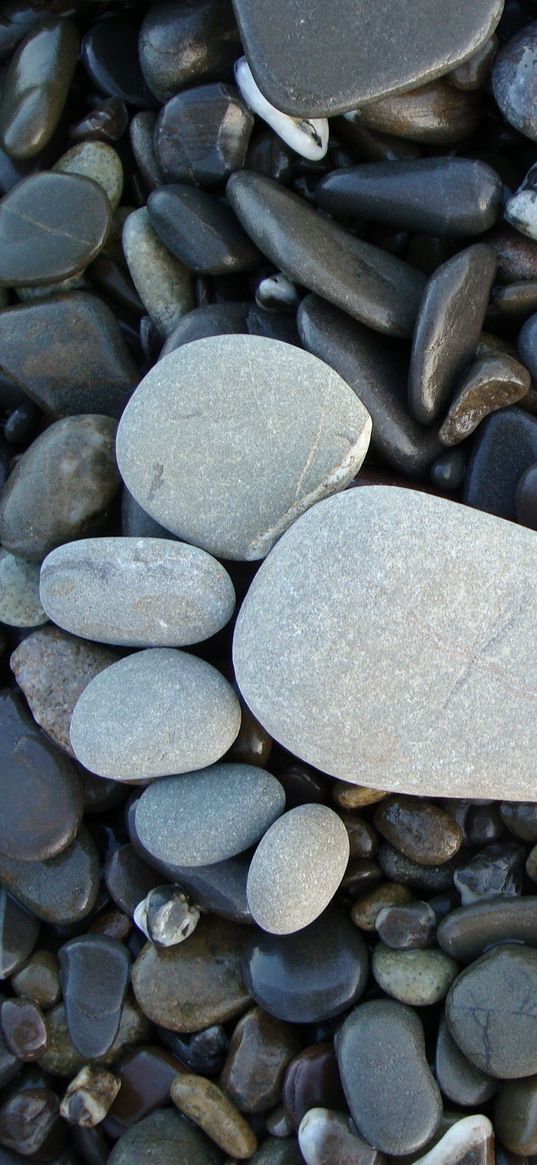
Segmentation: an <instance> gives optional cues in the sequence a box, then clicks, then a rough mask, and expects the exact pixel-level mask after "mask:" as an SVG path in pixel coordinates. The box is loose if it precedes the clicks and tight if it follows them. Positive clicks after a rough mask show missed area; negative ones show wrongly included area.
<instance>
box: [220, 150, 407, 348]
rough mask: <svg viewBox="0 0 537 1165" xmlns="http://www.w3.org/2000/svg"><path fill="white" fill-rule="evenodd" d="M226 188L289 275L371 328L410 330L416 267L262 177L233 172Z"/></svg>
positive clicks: (235, 207) (259, 241)
mask: <svg viewBox="0 0 537 1165" xmlns="http://www.w3.org/2000/svg"><path fill="white" fill-rule="evenodd" d="M226 193H227V197H228V200H229V202H230V203H231V206H232V207H233V210H234V211H235V214H236V215H237V217H238V219H239V221H240V222H241V223H242V225H243V227H244V229H245V230H246V231H247V233H248V234H249V235H250V237H251V238H252V239H253V241H254V243H256V245H257V246H258V247H259V249H260V251H262V252H263V254H264V255H266V257H267V259H270V261H271V262H272V263H274V264H275V265H276V266H277V267H279V268H281V270H282V271H284V272H285V273H286V275H289V276H290V277H291V278H292V279H294V280H296V281H297V282H298V283H302V284H304V286H305V287H307V288H309V290H310V291H315V292H317V293H318V294H319V295H321V296H322V297H323V299H327V300H328V302H329V303H333V304H334V305H335V306H336V307H340V308H342V309H343V311H346V312H348V313H349V315H351V316H354V317H355V318H356V319H358V320H361V322H362V323H364V324H367V325H368V326H369V327H371V328H373V329H374V330H376V331H379V332H383V333H387V334H388V335H392V336H408V335H410V334H411V332H412V328H413V325H414V322H415V319H416V315H417V312H418V307H419V301H420V297H421V294H422V291H423V283H424V279H423V276H422V275H421V273H420V272H418V271H416V270H415V269H414V268H412V267H410V265H409V264H408V263H405V262H404V261H403V260H402V259H398V258H397V257H396V256H395V255H390V254H389V253H388V252H387V251H381V250H380V248H378V247H374V246H372V245H371V244H370V243H365V242H363V241H362V240H361V239H358V238H356V237H355V236H353V235H350V234H349V232H347V231H345V230H343V228H342V227H340V226H338V225H337V224H336V223H333V222H332V221H331V220H330V219H328V218H325V217H323V216H322V215H320V214H319V212H318V211H316V210H314V209H313V207H311V206H308V205H307V203H305V201H304V200H303V199H300V198H298V197H297V195H295V194H292V193H290V192H289V191H288V190H284V189H283V188H282V187H281V186H279V185H278V183H276V182H273V181H272V180H271V179H270V178H265V177H264V176H263V175H261V174H254V173H252V172H247V171H242V173H236V174H233V176H232V177H231V178H230V179H229V181H228V184H227V187H226Z"/></svg>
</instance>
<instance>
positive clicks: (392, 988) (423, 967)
mask: <svg viewBox="0 0 537 1165" xmlns="http://www.w3.org/2000/svg"><path fill="white" fill-rule="evenodd" d="M371 969H372V972H373V975H374V978H375V979H376V981H377V983H378V985H379V987H381V988H382V990H383V991H385V992H386V994H387V995H391V996H393V998H394V999H399V1000H400V1002H401V1003H409V1004H412V1006H413V1007H426V1006H430V1005H431V1004H432V1003H439V1002H440V1000H441V999H444V997H445V995H446V994H447V992H448V989H449V987H450V986H451V983H452V982H453V979H454V978H455V975H456V974H457V971H458V969H459V968H458V965H457V963H456V962H455V960H454V959H451V958H450V957H449V955H446V954H445V952H444V951H439V950H436V949H432V950H425V951H419V950H418V951H393V950H390V947H387V946H384V943H378V945H377V946H376V947H375V949H374V951H373V960H372V964H371Z"/></svg>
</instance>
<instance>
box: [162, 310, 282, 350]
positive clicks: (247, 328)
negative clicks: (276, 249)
mask: <svg viewBox="0 0 537 1165" xmlns="http://www.w3.org/2000/svg"><path fill="white" fill-rule="evenodd" d="M232 335H242V336H267V337H268V338H269V339H272V340H283V342H284V343H285V344H296V345H297V346H299V339H298V333H297V330H296V323H295V319H294V316H292V315H289V314H287V313H286V312H280V311H265V310H264V309H263V308H261V307H257V305H256V304H254V303H236V302H235V301H233V300H230V301H229V302H227V303H207V304H204V305H203V307H195V308H193V310H192V311H189V312H187V314H186V316H183V318H182V319H181V320H179V323H178V324H177V327H176V328H174V330H173V332H170V335H169V336H168V338H167V340H166V342H165V344H164V346H163V348H162V351H161V353H160V359H162V357H163V356H168V355H169V353H170V352H175V350H176V348H181V347H182V345H183V344H191V343H192V342H193V341H194V340H206V339H208V337H209V336H232Z"/></svg>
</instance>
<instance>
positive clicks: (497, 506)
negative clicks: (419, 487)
mask: <svg viewBox="0 0 537 1165" xmlns="http://www.w3.org/2000/svg"><path fill="white" fill-rule="evenodd" d="M534 461H537V417H533V416H531V415H530V414H529V413H527V412H526V411H525V410H524V409H522V408H516V407H511V408H508V409H500V411H499V412H497V413H492V415H491V416H490V417H486V419H485V420H484V421H483V422H482V424H481V425H480V426H479V429H478V431H477V433H476V436H475V438H474V444H473V448H472V453H471V456H470V459H469V461H468V465H467V468H466V475H465V478H464V487H463V495H462V496H463V499H464V501H465V502H466V503H467V504H468V505H469V506H473V507H474V508H475V509H478V510H485V511H487V512H488V513H489V514H497V515H498V517H500V518H509V519H511V520H514V519H515V517H516V494H517V488H518V483H519V481H520V479H521V477H522V475H523V473H524V472H525V471H526V469H528V468H529V466H530V465H533V463H534ZM526 795H527V794H526Z"/></svg>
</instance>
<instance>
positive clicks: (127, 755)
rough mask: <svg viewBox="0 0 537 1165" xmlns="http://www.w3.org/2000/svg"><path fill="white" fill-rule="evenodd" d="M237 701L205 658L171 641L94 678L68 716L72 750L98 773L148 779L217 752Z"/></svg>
mask: <svg viewBox="0 0 537 1165" xmlns="http://www.w3.org/2000/svg"><path fill="white" fill-rule="evenodd" d="M240 719H241V713H240V704H239V701H238V699H237V697H236V695H235V693H234V691H233V689H232V687H231V685H230V684H228V682H227V680H225V679H224V677H223V676H222V675H220V672H218V671H217V670H216V668H214V667H212V666H211V665H210V664H209V663H206V662H205V660H202V659H198V658H197V657H196V656H194V655H187V653H186V652H183V651H176V650H175V649H174V648H171V647H155V648H150V649H149V650H147V651H138V652H135V653H134V654H133V655H128V656H127V657H126V658H125V659H120V660H119V661H118V662H117V663H113V664H112V665H111V667H108V668H105V670H104V671H102V672H100V673H99V675H98V676H95V679H93V680H91V682H90V683H89V684H88V686H87V688H85V689H84V691H83V692H82V695H81V696H80V699H79V700H78V702H77V704H76V707H75V710H74V712H73V716H72V719H71V744H72V746H73V750H74V753H75V756H76V757H77V758H78V760H79V761H80V763H81V764H83V765H84V766H85V767H86V768H87V769H89V770H90V772H92V773H97V776H99V777H113V778H114V779H115V780H117V781H122V780H123V781H134V782H136V781H149V780H151V779H152V778H153V777H165V776H169V775H170V774H171V773H185V772H190V771H192V770H194V769H201V768H204V767H205V766H206V765H210V764H212V763H213V762H214V761H217V760H219V759H220V757H221V756H223V755H224V753H225V752H227V750H228V748H230V746H231V745H232V743H233V741H234V739H235V737H236V736H237V733H238V731H239V727H240Z"/></svg>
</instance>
